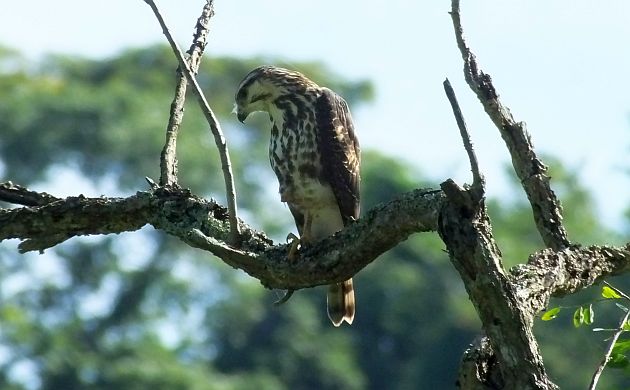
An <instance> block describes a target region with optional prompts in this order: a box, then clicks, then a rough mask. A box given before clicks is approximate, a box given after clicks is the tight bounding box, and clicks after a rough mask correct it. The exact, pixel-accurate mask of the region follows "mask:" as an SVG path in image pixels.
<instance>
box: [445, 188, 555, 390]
mask: <svg viewBox="0 0 630 390" xmlns="http://www.w3.org/2000/svg"><path fill="white" fill-rule="evenodd" d="M442 189H443V190H444V192H445V194H446V201H445V203H444V207H443V209H442V211H441V213H440V223H439V228H438V232H439V233H440V236H441V237H442V240H443V241H444V243H445V244H446V247H447V248H448V252H449V256H450V258H451V261H452V262H453V264H454V265H455V267H456V268H457V270H458V271H459V274H460V275H461V277H462V280H463V282H464V285H465V287H466V291H468V295H469V296H470V300H471V301H472V303H473V305H474V306H475V308H476V310H477V313H478V314H479V318H480V319H481V322H482V324H483V329H484V331H485V333H486V334H487V336H488V338H489V340H490V344H491V345H492V349H493V350H494V351H495V353H496V356H497V361H498V369H499V371H500V373H501V376H500V377H501V381H502V382H504V383H505V388H508V389H555V388H556V386H555V385H554V384H553V383H552V382H551V381H550V380H549V378H548V377H547V373H546V372H545V368H544V366H543V364H542V358H541V356H540V351H539V349H538V343H537V342H536V338H535V337H534V334H533V332H532V324H533V321H532V318H531V317H530V316H528V315H527V312H525V311H523V310H522V309H521V307H520V303H521V302H520V299H519V297H518V295H517V291H516V290H515V288H514V286H513V285H512V283H511V281H510V280H509V278H508V276H507V275H506V274H505V273H504V270H503V265H502V264H501V253H500V251H499V249H498V247H497V246H496V244H495V241H494V238H493V237H492V229H491V225H490V221H489V219H488V216H487V214H486V210H485V205H484V202H483V198H480V197H478V196H477V192H473V191H470V190H462V189H461V188H459V187H458V186H457V185H456V184H455V183H454V182H452V181H450V180H449V181H446V182H444V183H442ZM494 375H495V376H496V373H494Z"/></svg>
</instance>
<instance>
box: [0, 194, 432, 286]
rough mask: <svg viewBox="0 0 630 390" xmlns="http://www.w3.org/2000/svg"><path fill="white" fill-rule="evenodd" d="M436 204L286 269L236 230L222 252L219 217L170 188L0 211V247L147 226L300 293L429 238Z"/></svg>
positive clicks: (362, 224)
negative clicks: (234, 240) (236, 241)
mask: <svg viewBox="0 0 630 390" xmlns="http://www.w3.org/2000/svg"><path fill="white" fill-rule="evenodd" d="M442 199H443V194H442V193H441V192H440V191H435V190H414V191H411V192H408V193H406V194H403V195H401V196H400V197H398V198H397V199H395V200H393V201H391V202H389V203H387V204H381V205H378V206H376V207H375V208H373V209H372V210H370V211H369V212H367V213H366V215H365V216H364V217H363V218H361V219H360V220H359V221H357V222H355V223H353V224H351V225H350V226H349V227H347V228H346V229H344V230H343V231H341V232H339V233H337V234H335V235H334V236H333V237H330V238H327V239H325V240H323V241H321V242H320V243H317V244H315V245H313V246H312V247H306V248H304V249H302V250H300V256H299V258H298V259H295V260H292V261H289V260H288V259H287V252H288V250H287V246H286V245H278V246H273V243H272V242H271V240H269V239H268V238H267V237H266V236H265V235H264V233H260V232H257V231H255V230H253V229H251V228H249V227H248V226H247V225H245V224H244V223H241V231H242V241H241V245H240V246H239V247H238V248H236V247H233V246H230V245H228V244H227V241H228V238H229V223H228V221H227V219H228V217H227V213H226V209H225V208H224V207H222V206H220V205H218V204H217V203H215V202H214V201H206V200H204V199H201V198H198V197H196V196H194V195H191V194H190V192H189V191H187V190H182V189H175V188H170V189H167V188H159V189H158V190H156V191H154V192H138V193H137V194H136V195H134V196H130V197H128V198H86V197H83V196H79V197H71V198H67V199H63V200H59V201H56V202H53V203H50V204H47V205H44V206H41V207H34V208H26V207H24V208H19V209H9V210H0V241H1V240H4V239H9V238H18V239H21V240H23V242H22V243H21V244H20V246H19V249H20V251H22V252H25V251H29V250H39V251H43V250H44V249H47V248H49V247H51V246H54V245H56V244H58V243H60V242H63V241H65V240H67V239H69V238H71V237H74V236H79V235H89V234H110V233H120V232H124V231H133V230H137V229H140V228H141V227H142V226H144V225H145V224H147V223H148V224H151V225H153V226H154V227H155V228H156V229H159V230H162V231H164V232H166V233H168V234H170V235H173V236H176V237H178V238H180V239H181V240H182V241H184V242H186V243H188V244H189V245H191V246H194V247H197V248H201V249H204V250H208V251H210V252H212V253H214V254H215V255H217V256H218V257H220V258H221V259H222V260H223V261H224V262H225V263H227V264H228V265H230V266H232V267H234V268H239V269H242V270H244V271H245V272H247V273H248V274H250V275H252V276H253V277H255V278H257V279H259V280H260V281H261V283H262V284H263V285H265V286H266V287H269V288H282V289H300V288H305V287H312V286H316V285H323V284H330V283H332V282H337V281H342V280H346V279H348V278H349V277H351V276H353V275H354V274H356V273H357V272H358V271H359V270H361V269H362V268H363V267H365V266H366V265H367V264H369V263H370V262H372V261H373V260H374V259H376V258H377V257H378V256H379V255H380V254H382V253H384V252H385V251H387V250H388V249H390V248H392V247H394V246H395V245H397V244H398V243H400V242H401V241H403V240H405V239H407V237H409V235H411V234H413V233H415V232H422V231H434V230H435V229H436V225H437V212H438V210H439V209H440V204H441V202H442ZM0 200H2V198H0Z"/></svg>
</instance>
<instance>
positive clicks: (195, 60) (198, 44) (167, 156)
mask: <svg viewBox="0 0 630 390" xmlns="http://www.w3.org/2000/svg"><path fill="white" fill-rule="evenodd" d="M213 15H214V9H213V6H212V1H208V2H206V4H205V5H204V7H203V11H202V13H201V16H200V17H199V19H197V24H196V26H195V34H194V35H193V42H192V44H191V45H190V48H189V49H188V51H187V54H188V60H187V61H186V62H187V64H188V66H189V67H190V70H191V71H192V72H193V73H194V74H197V72H198V70H199V65H200V64H201V57H202V56H203V51H204V49H205V48H206V44H207V41H208V26H209V24H210V18H211V17H212V16H213ZM187 86H188V80H187V79H186V75H185V74H184V73H183V72H182V68H181V66H178V67H177V86H176V87H175V96H174V98H173V102H172V103H171V110H170V114H169V119H168V125H167V127H166V142H165V144H164V149H162V153H161V155H160V185H161V186H166V185H177V132H178V131H179V126H180V125H181V123H182V120H183V119H184V102H185V101H186V87H187Z"/></svg>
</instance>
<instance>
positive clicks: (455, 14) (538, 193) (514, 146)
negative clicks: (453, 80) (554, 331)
mask: <svg viewBox="0 0 630 390" xmlns="http://www.w3.org/2000/svg"><path fill="white" fill-rule="evenodd" d="M451 7H452V9H451V12H450V14H451V18H452V19H453V27H454V29H455V37H456V39H457V46H458V47H459V50H460V52H461V54H462V58H463V59H464V76H465V78H466V82H467V83H468V85H469V86H470V88H471V89H472V90H473V92H474V93H475V94H476V95H477V98H478V99H479V101H480V102H481V104H482V105H483V107H484V109H485V111H486V113H487V114H488V116H489V117H490V119H492V121H493V122H494V124H495V125H496V127H497V128H498V129H499V131H500V133H501V137H502V138H503V140H504V141H505V144H506V146H507V148H508V150H509V152H510V155H511V157H512V165H513V166H514V170H515V172H516V175H517V176H518V178H519V179H520V180H521V185H522V186H523V189H524V190H525V193H526V194H527V198H528V199H529V202H530V204H531V206H532V211H533V214H534V221H535V223H536V227H537V229H538V232H539V233H540V236H541V237H542V239H543V242H544V243H545V245H546V246H547V247H549V248H552V249H555V250H560V249H562V248H565V247H567V246H569V245H570V242H569V239H568V236H567V232H566V230H565V229H564V226H563V224H562V208H561V206H560V201H559V200H558V199H557V197H556V195H555V193H554V192H553V190H552V189H551V187H550V185H549V177H548V176H547V175H546V172H547V167H546V166H545V164H543V162H542V161H541V160H540V159H539V158H538V157H537V156H536V153H535V152H534V148H533V146H532V142H531V138H530V136H529V133H528V132H527V130H526V128H525V123H524V122H516V121H515V120H514V118H513V117H512V114H511V113H510V110H509V109H508V108H507V107H505V106H504V105H503V104H502V103H501V101H500V100H499V95H498V93H497V91H496V89H495V88H494V85H493V84H492V79H491V78H490V75H488V74H486V73H484V72H483V71H481V69H479V67H478V65H477V60H476V58H475V55H474V54H473V53H472V52H471V51H470V48H468V46H467V45H466V41H465V40H464V34H463V30H462V25H461V21H460V15H459V0H452V3H451Z"/></svg>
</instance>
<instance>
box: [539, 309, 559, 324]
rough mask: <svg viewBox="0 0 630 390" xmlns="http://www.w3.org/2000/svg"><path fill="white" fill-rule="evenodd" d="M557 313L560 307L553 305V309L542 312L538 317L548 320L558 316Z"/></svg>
mask: <svg viewBox="0 0 630 390" xmlns="http://www.w3.org/2000/svg"><path fill="white" fill-rule="evenodd" d="M558 313H560V308H559V307H554V308H553V309H549V310H547V311H546V312H544V313H543V315H542V316H541V317H540V319H541V320H543V321H550V320H553V319H554V318H556V317H557V316H558Z"/></svg>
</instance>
